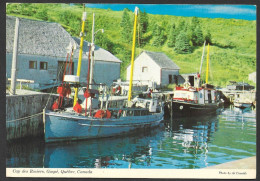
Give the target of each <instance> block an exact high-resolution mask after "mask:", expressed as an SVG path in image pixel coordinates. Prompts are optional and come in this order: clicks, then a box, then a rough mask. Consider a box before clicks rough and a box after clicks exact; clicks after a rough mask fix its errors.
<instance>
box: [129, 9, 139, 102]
mask: <svg viewBox="0 0 260 181" xmlns="http://www.w3.org/2000/svg"><path fill="white" fill-rule="evenodd" d="M137 15H138V7H135V21H134V33H133V46H132V57H131V72H130V82H129V91H128V101H131V97H132V84H133V71H134V56H135V38H136V37H135V36H136V24H137V23H136V22H137Z"/></svg>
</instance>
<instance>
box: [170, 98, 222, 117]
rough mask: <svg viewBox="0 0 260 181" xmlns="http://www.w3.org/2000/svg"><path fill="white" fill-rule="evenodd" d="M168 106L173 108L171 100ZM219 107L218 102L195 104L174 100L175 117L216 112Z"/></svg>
mask: <svg viewBox="0 0 260 181" xmlns="http://www.w3.org/2000/svg"><path fill="white" fill-rule="evenodd" d="M168 107H169V109H171V102H169V104H168ZM217 109H218V105H217V104H216V103H212V104H195V103H187V102H181V101H173V102H172V114H173V118H176V117H187V116H196V115H205V114H215V113H216V110H217ZM169 113H170V114H171V110H170V111H169Z"/></svg>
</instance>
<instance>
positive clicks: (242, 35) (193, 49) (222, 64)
mask: <svg viewBox="0 0 260 181" xmlns="http://www.w3.org/2000/svg"><path fill="white" fill-rule="evenodd" d="M85 10H86V12H87V22H86V37H85V40H86V41H89V42H91V33H92V32H91V30H92V14H93V13H95V29H96V30H98V29H104V33H97V34H96V36H95V44H97V45H98V46H100V47H102V48H104V49H106V50H108V51H109V52H111V53H112V54H114V55H115V56H116V57H118V58H119V59H120V60H122V64H121V78H122V79H123V80H125V78H126V67H127V65H128V64H129V63H130V60H131V47H132V43H131V42H132V31H133V23H134V22H133V21H134V12H132V11H130V10H129V9H127V8H125V9H124V10H123V11H112V10H111V9H107V10H105V9H96V8H88V7H86V8H85ZM82 12H83V6H82V5H80V4H73V5H71V4H40V3H36V4H32V3H12V4H8V5H7V7H6V14H7V15H10V16H17V17H22V18H28V19H35V20H42V21H49V22H57V23H59V24H61V25H62V26H63V27H64V29H66V30H67V31H68V32H69V33H70V34H71V35H72V36H76V37H78V36H79V33H80V30H81V17H82ZM136 38H137V39H136V51H135V53H136V56H137V55H139V54H140V53H141V52H142V51H143V50H148V51H155V52H163V53H165V54H166V55H167V56H168V57H170V58H171V59H172V60H173V61H174V62H175V63H176V64H177V65H178V66H179V67H180V68H181V70H180V73H181V74H182V73H196V72H199V69H200V62H201V56H202V52H203V44H204V42H206V44H209V45H210V52H209V57H210V70H209V72H210V73H209V83H212V84H214V85H216V86H221V87H225V86H226V85H227V84H229V81H231V80H232V81H237V82H242V81H245V82H248V83H250V84H252V85H255V83H253V82H251V81H249V80H248V74H250V73H252V72H255V71H256V21H248V20H238V19H224V18H214V19H213V18H197V17H181V16H170V15H152V14H149V13H147V12H145V11H143V12H142V11H139V15H138V23H137V37H136ZM206 54H207V49H206V48H205V55H204V64H203V71H202V75H201V76H202V79H203V78H205V72H206V61H205V60H206V57H207V56H206Z"/></svg>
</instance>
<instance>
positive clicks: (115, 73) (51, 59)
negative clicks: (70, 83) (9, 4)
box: [6, 16, 121, 85]
mask: <svg viewBox="0 0 260 181" xmlns="http://www.w3.org/2000/svg"><path fill="white" fill-rule="evenodd" d="M19 20H20V23H19V24H20V25H19V44H18V55H17V59H18V60H17V76H16V77H17V79H28V80H34V81H35V82H36V83H37V84H38V85H41V84H48V83H51V82H53V80H55V79H59V80H61V78H62V76H61V74H62V72H63V65H64V63H65V62H66V57H67V47H68V46H69V44H70V43H75V44H76V45H77V47H79V39H78V38H73V37H71V35H70V34H69V33H68V32H67V31H66V30H65V29H64V28H63V27H62V26H61V25H60V24H58V23H53V22H45V21H36V20H29V19H24V18H19ZM14 29H15V17H12V16H6V73H7V77H11V67H12V52H13V41H14ZM87 44H88V42H86V41H85V42H84V51H83V57H82V65H83V68H82V69H81V75H82V78H81V81H83V82H86V79H87V78H86V75H87V70H88V69H87V68H85V67H84V65H88V63H87V62H88V48H87ZM86 52H87V54H86ZM94 52H95V53H94V54H95V60H96V64H95V68H94V80H95V82H96V83H105V84H112V82H113V80H116V79H118V78H119V77H120V63H121V61H120V60H119V59H118V58H117V57H115V56H114V55H112V54H111V53H110V52H108V51H106V50H104V49H102V48H100V47H98V46H96V48H95V51H94ZM78 55H79V50H78V49H77V50H76V51H75V52H74V56H73V64H74V65H73V73H76V72H77V61H78ZM100 71H102V73H101V72H100Z"/></svg>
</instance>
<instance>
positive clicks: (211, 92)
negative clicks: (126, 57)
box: [168, 43, 219, 117]
mask: <svg viewBox="0 0 260 181" xmlns="http://www.w3.org/2000/svg"><path fill="white" fill-rule="evenodd" d="M204 48H205V43H204ZM204 48H203V54H202V59H201V67H202V62H203V55H204ZM208 60H209V46H208V59H207V72H206V83H205V84H203V85H201V81H200V74H201V68H200V72H199V73H198V74H195V75H193V76H189V77H186V79H185V82H184V84H183V86H176V87H175V89H174V93H173V97H172V100H171V101H168V107H169V109H172V115H173V116H174V117H179V116H192V115H201V114H209V113H216V110H217V108H218V105H219V94H218V91H217V90H216V89H215V88H214V86H213V85H210V84H208V67H209V63H208ZM191 82H192V84H191Z"/></svg>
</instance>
